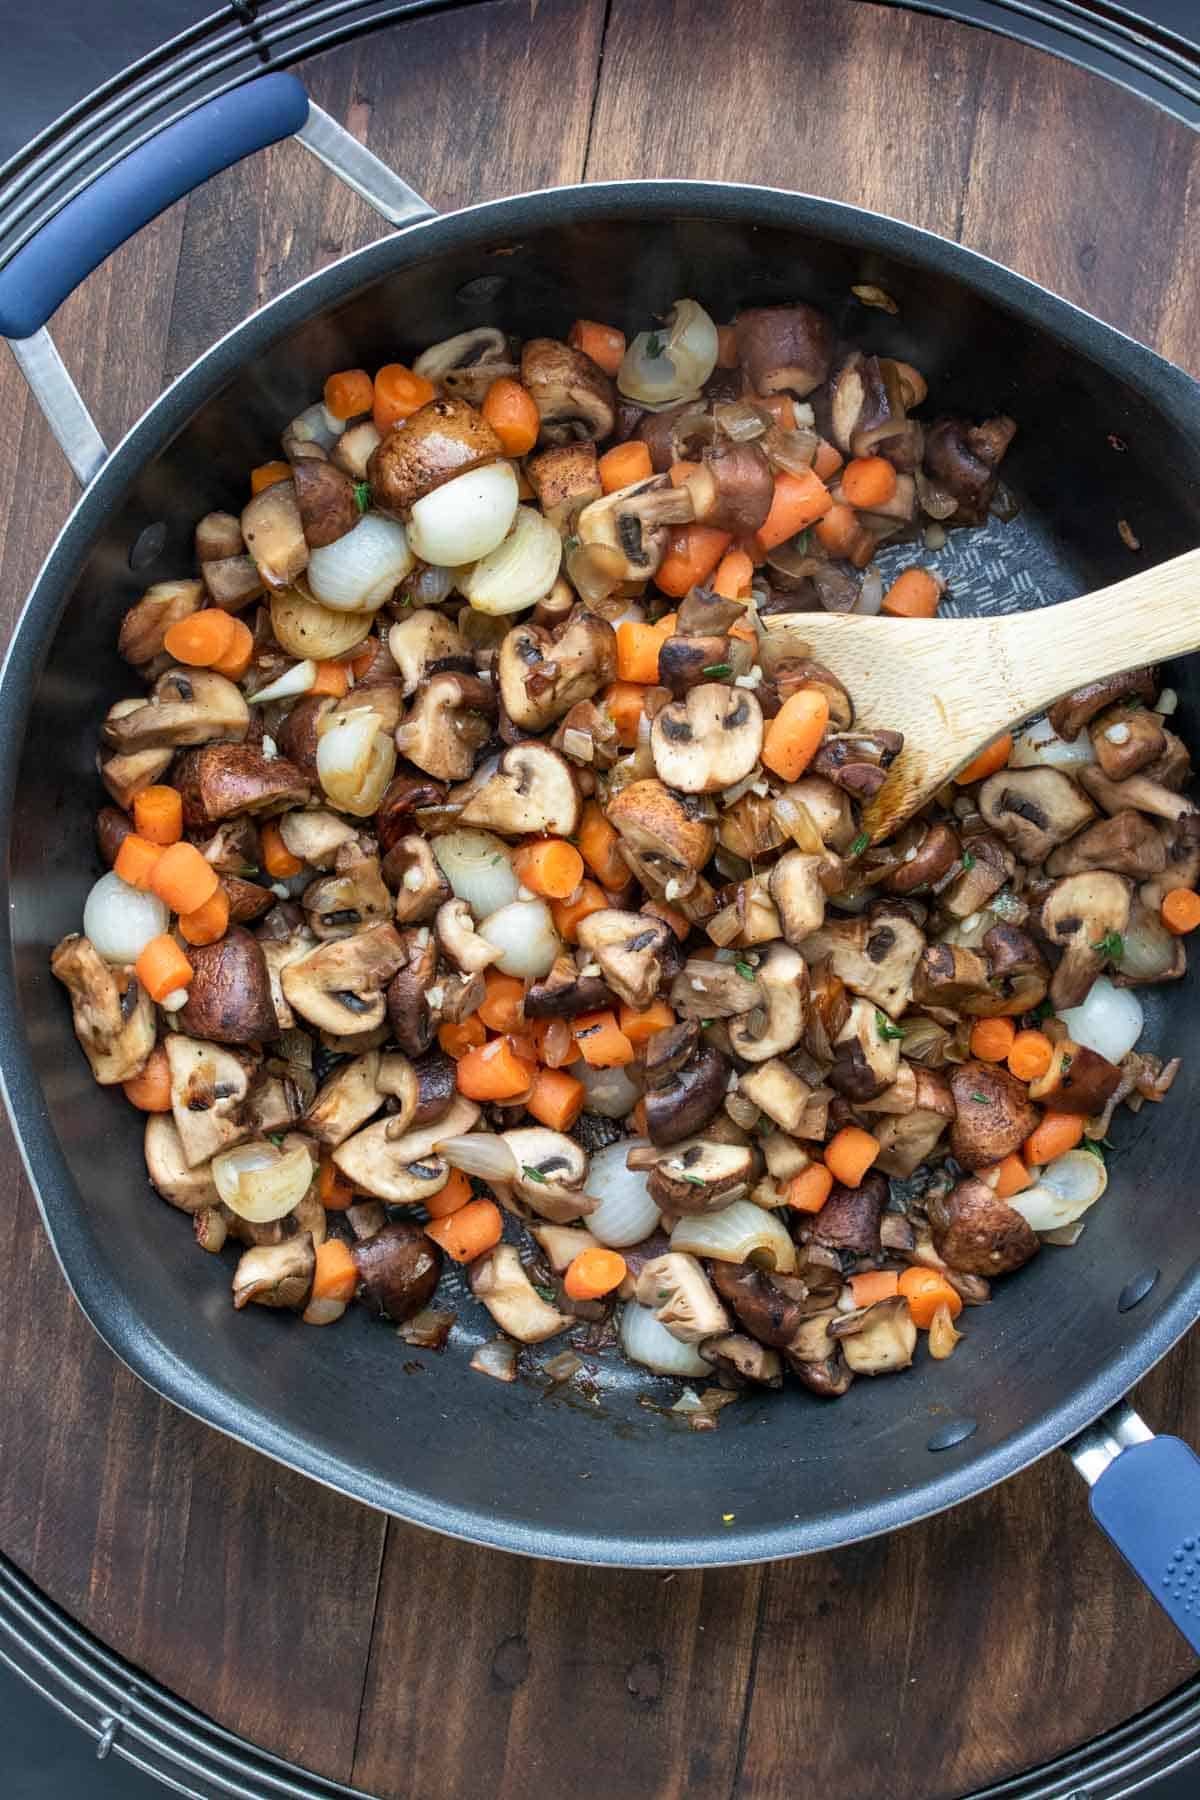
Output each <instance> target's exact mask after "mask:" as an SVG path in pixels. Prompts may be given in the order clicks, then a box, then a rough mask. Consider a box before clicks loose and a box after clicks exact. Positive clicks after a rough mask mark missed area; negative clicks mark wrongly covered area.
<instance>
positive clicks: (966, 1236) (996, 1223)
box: [928, 1178, 1041, 1275]
mask: <svg viewBox="0 0 1200 1800" xmlns="http://www.w3.org/2000/svg"><path fill="white" fill-rule="evenodd" d="M928 1209H929V1223H930V1225H931V1226H932V1227H933V1243H934V1248H935V1249H936V1251H937V1253H938V1255H939V1256H940V1257H941V1258H942V1260H943V1261H944V1262H945V1263H946V1265H947V1266H948V1267H949V1268H951V1269H957V1270H960V1271H961V1272H962V1273H963V1274H966V1275H1007V1274H1009V1273H1010V1271H1011V1270H1013V1269H1019V1268H1020V1267H1021V1265H1022V1264H1023V1263H1027V1262H1028V1261H1029V1260H1030V1258H1031V1257H1033V1256H1036V1255H1037V1253H1038V1251H1039V1250H1040V1249H1041V1244H1040V1242H1039V1240H1038V1236H1037V1233H1036V1232H1035V1231H1033V1230H1031V1229H1030V1227H1029V1226H1028V1225H1027V1224H1026V1222H1025V1220H1024V1219H1023V1218H1022V1217H1021V1214H1020V1213H1019V1212H1017V1211H1016V1210H1015V1208H1013V1207H1011V1206H1010V1205H1009V1204H1008V1201H1007V1200H1001V1199H1000V1197H999V1195H998V1194H997V1193H996V1191H995V1189H994V1188H991V1187H989V1186H988V1184H987V1182H986V1181H977V1180H975V1179H973V1178H972V1179H968V1180H967V1181H960V1182H959V1183H958V1186H957V1187H955V1188H953V1189H952V1190H951V1192H950V1193H949V1194H947V1195H945V1196H941V1195H938V1194H937V1193H934V1194H932V1195H931V1196H930V1199H929V1202H928Z"/></svg>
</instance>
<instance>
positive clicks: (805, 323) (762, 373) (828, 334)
mask: <svg viewBox="0 0 1200 1800" xmlns="http://www.w3.org/2000/svg"><path fill="white" fill-rule="evenodd" d="M733 329H734V337H735V339H736V342H737V354H738V361H739V363H741V365H742V367H743V368H744V369H745V371H746V373H747V375H748V376H749V377H750V382H751V386H752V387H753V388H754V391H755V393H758V394H778V393H781V392H783V391H784V390H787V391H789V392H791V393H793V394H797V395H799V397H800V399H801V400H803V399H804V397H805V395H806V394H811V393H812V391H813V389H814V388H817V387H820V385H821V383H822V382H823V381H824V380H825V378H826V376H827V375H828V374H829V368H830V364H831V363H832V361H833V327H832V325H831V324H830V322H829V320H828V319H827V318H826V317H825V314H824V313H820V312H818V311H817V309H816V307H815V306H804V305H797V306H754V307H750V308H749V309H748V310H747V311H746V312H743V313H739V314H738V316H737V318H736V319H735V321H734V327H733Z"/></svg>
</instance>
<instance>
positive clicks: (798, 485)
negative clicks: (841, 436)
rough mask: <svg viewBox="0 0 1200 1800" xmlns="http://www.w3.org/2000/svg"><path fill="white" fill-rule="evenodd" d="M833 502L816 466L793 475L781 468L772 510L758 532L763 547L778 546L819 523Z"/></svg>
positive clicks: (760, 544)
mask: <svg viewBox="0 0 1200 1800" xmlns="http://www.w3.org/2000/svg"><path fill="white" fill-rule="evenodd" d="M832 505H833V495H832V494H831V493H830V492H829V489H828V488H827V487H826V486H825V483H824V482H823V481H822V480H821V477H820V476H819V475H818V474H817V472H816V470H815V469H806V470H805V471H804V473H803V475H790V474H788V473H787V471H786V470H783V469H780V470H778V471H777V473H776V476H775V492H774V495H773V496H772V499H771V510H770V512H769V513H768V514H767V516H766V518H765V519H764V520H763V522H762V524H761V525H760V526H759V528H758V531H757V532H756V534H755V535H756V537H757V539H758V544H759V548H760V549H762V550H774V549H776V548H777V547H778V546H779V545H780V544H786V542H787V540H788V539H789V538H790V537H795V535H796V533H797V532H798V531H803V530H805V528H806V527H807V526H809V525H815V524H816V522H817V520H818V519H823V518H824V516H825V514H826V513H827V512H828V511H829V510H830V508H831V507H832Z"/></svg>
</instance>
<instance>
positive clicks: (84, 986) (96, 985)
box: [50, 933, 156, 1087]
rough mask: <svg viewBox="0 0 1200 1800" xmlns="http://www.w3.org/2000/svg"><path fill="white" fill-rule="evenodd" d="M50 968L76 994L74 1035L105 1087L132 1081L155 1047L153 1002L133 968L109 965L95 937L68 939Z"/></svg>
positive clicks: (73, 1009) (73, 994)
mask: <svg viewBox="0 0 1200 1800" xmlns="http://www.w3.org/2000/svg"><path fill="white" fill-rule="evenodd" d="M50 968H51V970H52V971H53V973H54V974H55V975H56V976H57V977H58V979H59V981H61V982H62V984H63V986H64V987H65V988H66V989H67V992H68V993H69V994H70V996H71V1012H72V1016H73V1019H74V1024H75V1035H76V1037H77V1038H78V1039H79V1042H80V1043H81V1044H82V1045H83V1048H84V1051H85V1053H86V1055H87V1059H88V1062H89V1063H90V1064H91V1065H92V1074H93V1075H94V1076H95V1078H96V1080H97V1081H98V1082H99V1083H100V1085H101V1086H102V1087H112V1086H115V1085H116V1083H118V1082H121V1081H129V1080H131V1079H132V1077H133V1076H134V1075H136V1074H137V1073H138V1071H139V1070H140V1069H141V1067H142V1065H143V1064H144V1063H145V1061H146V1058H147V1057H148V1056H149V1054H150V1052H151V1051H152V1050H153V1048H154V1038H155V1029H156V1028H155V1013H154V1002H153V1001H152V1000H151V998H150V996H149V994H148V993H147V992H146V990H145V989H144V988H143V987H142V985H141V983H140V982H139V981H138V979H137V977H136V976H135V975H134V973H133V970H132V969H129V970H127V971H125V972H124V981H123V983H122V972H121V971H119V970H117V969H114V968H113V967H112V966H111V964H109V963H106V962H105V961H104V959H103V957H101V955H100V954H99V952H98V951H97V950H96V948H95V946H94V945H93V944H92V942H91V941H90V939H88V938H85V937H80V936H79V935H78V934H77V933H76V934H73V935H72V936H70V937H65V938H63V940H62V942H61V943H60V944H58V945H57V947H56V948H55V951H54V954H53V955H52V956H51V958H50Z"/></svg>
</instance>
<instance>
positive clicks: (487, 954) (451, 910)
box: [437, 900, 500, 975]
mask: <svg viewBox="0 0 1200 1800" xmlns="http://www.w3.org/2000/svg"><path fill="white" fill-rule="evenodd" d="M437 939H438V943H439V944H440V945H441V947H442V949H443V950H444V951H445V953H446V955H447V956H448V957H449V958H450V960H451V962H452V963H454V964H455V965H456V967H458V968H459V969H461V970H462V972H463V973H464V974H465V975H475V974H478V972H479V971H480V970H481V969H486V968H487V967H488V966H489V965H490V964H491V963H494V962H495V961H496V959H497V957H498V956H499V955H500V952H499V950H497V949H496V948H495V946H494V945H493V944H489V943H488V942H487V940H486V939H485V938H481V937H480V935H479V933H478V932H477V931H476V929H475V921H474V919H473V918H472V917H471V909H470V907H469V906H468V905H467V903H466V901H465V900H446V901H444V902H443V904H442V905H441V906H439V908H438V913H437Z"/></svg>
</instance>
